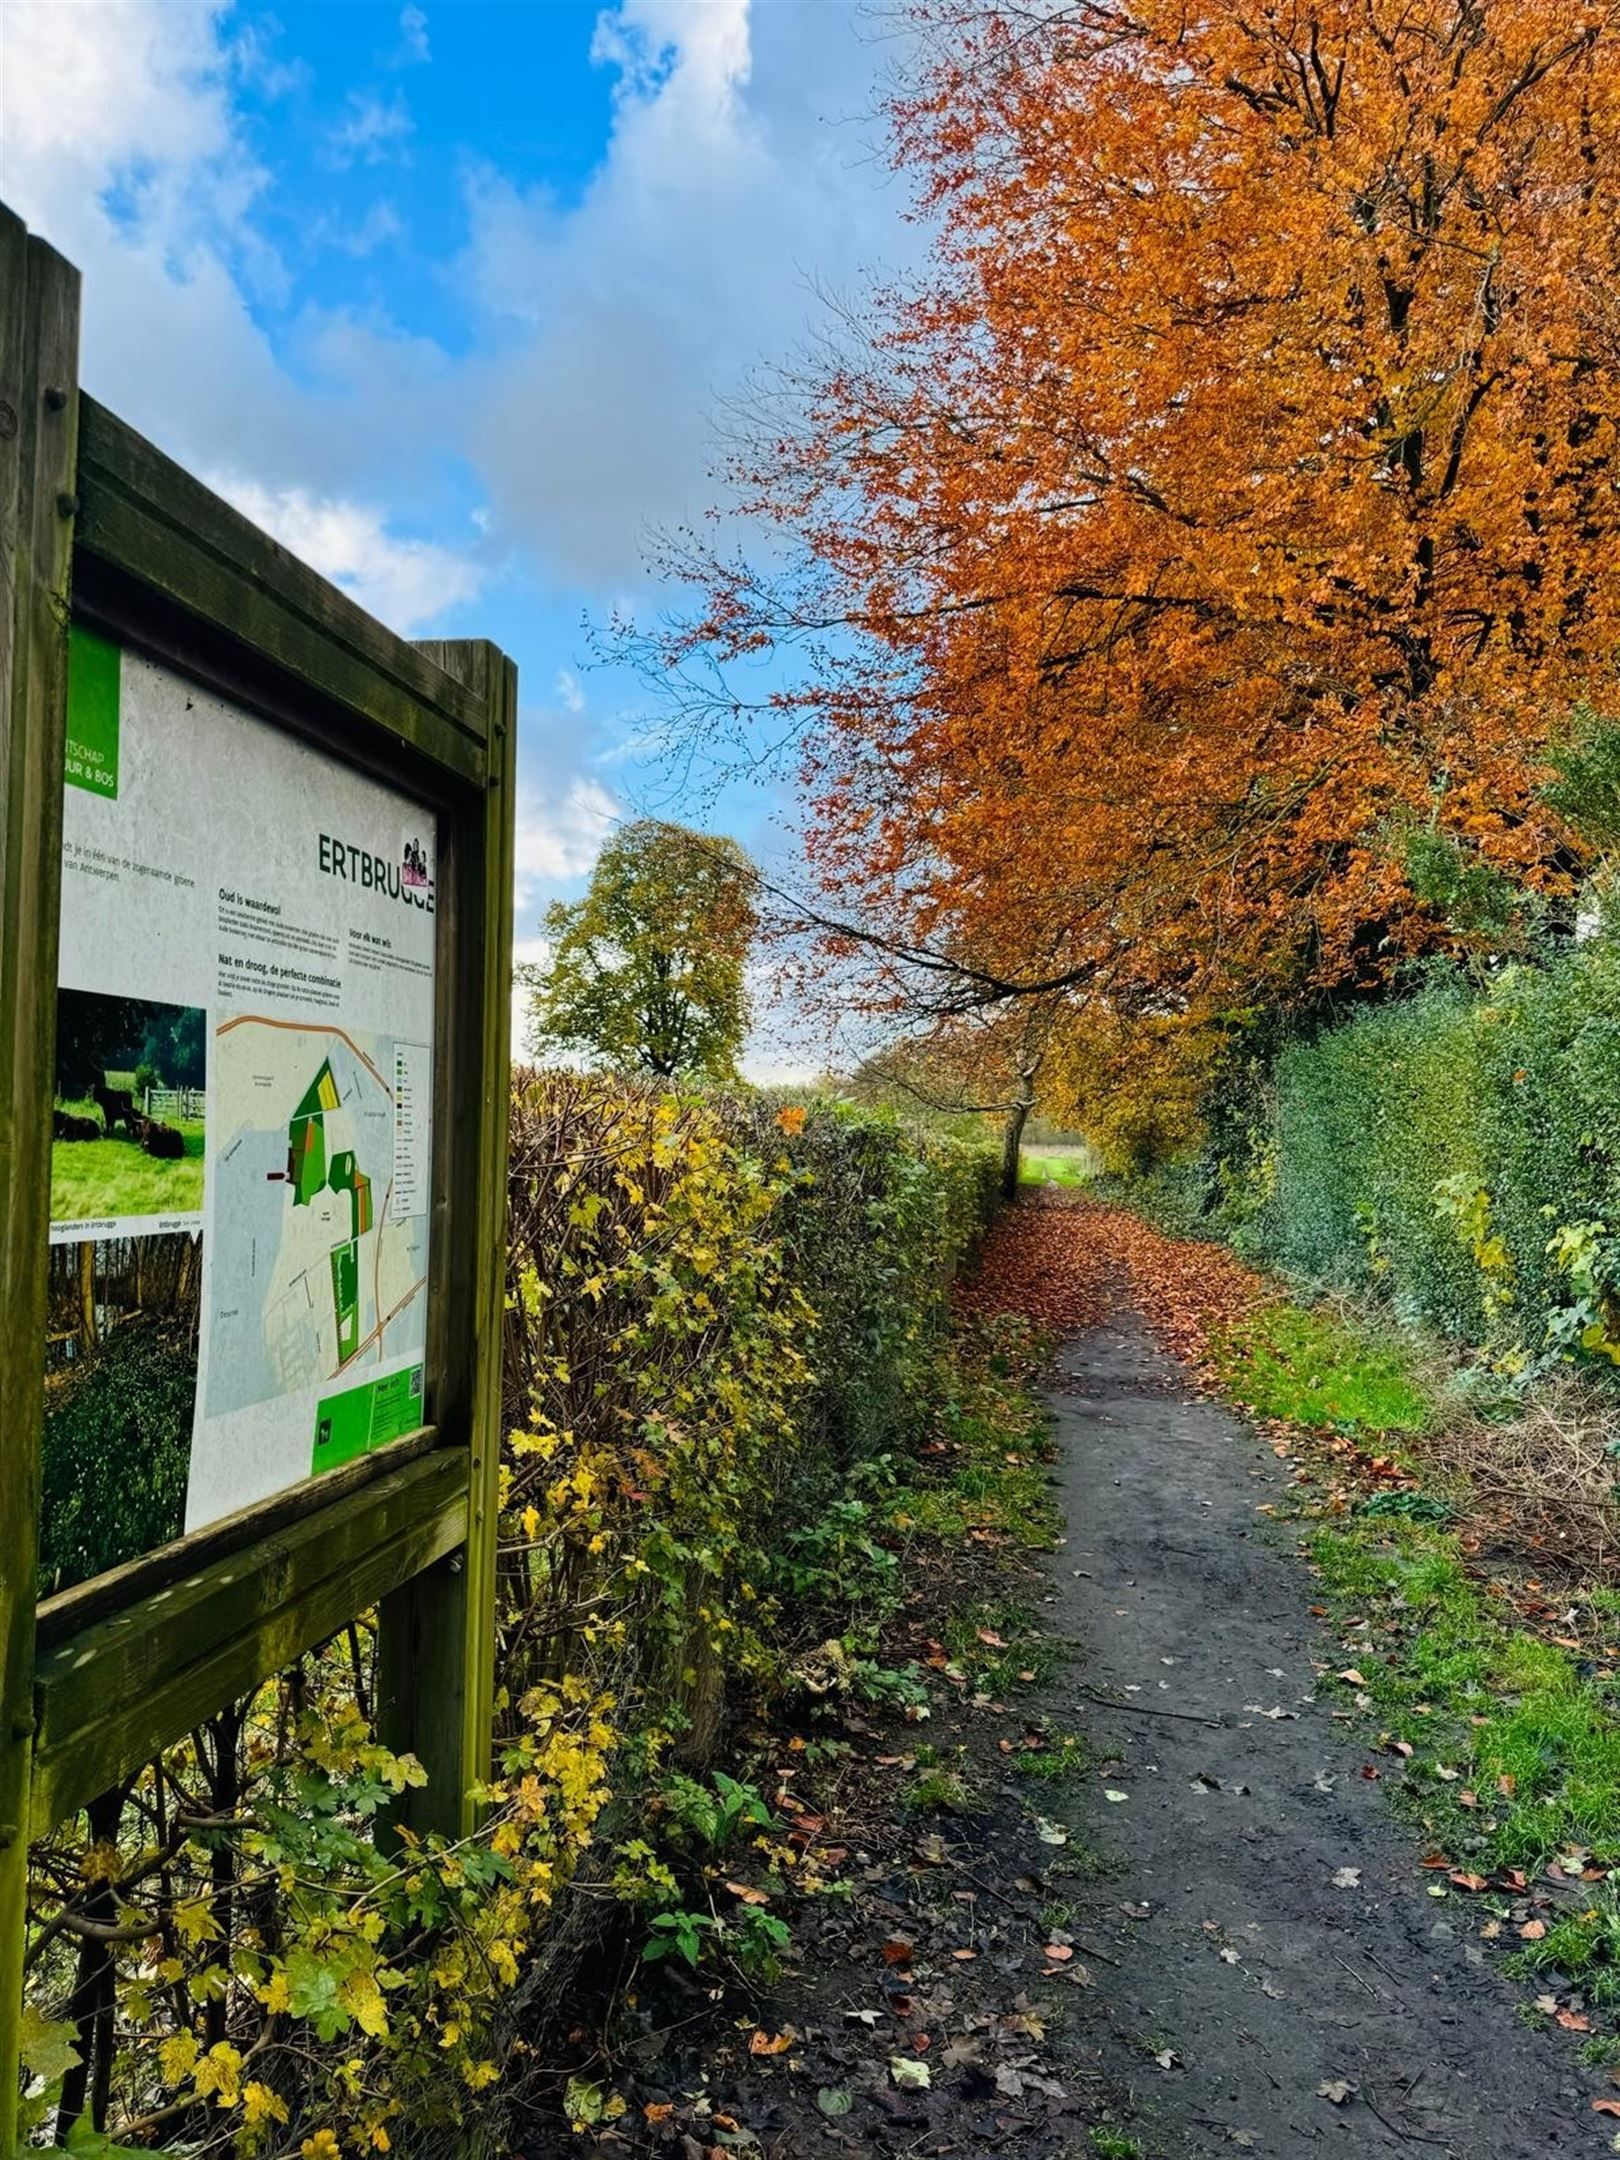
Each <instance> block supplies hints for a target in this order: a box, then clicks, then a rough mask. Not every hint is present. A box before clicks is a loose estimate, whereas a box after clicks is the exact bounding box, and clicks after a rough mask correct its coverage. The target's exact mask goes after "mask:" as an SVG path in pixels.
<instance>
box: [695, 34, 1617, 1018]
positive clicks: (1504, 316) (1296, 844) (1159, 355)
mask: <svg viewBox="0 0 1620 2160" xmlns="http://www.w3.org/2000/svg"><path fill="white" fill-rule="evenodd" d="M913 28H914V31H915V33H916V40H917V43H916V53H917V56H918V57H917V61H916V66H915V69H914V72H913V75H912V79H911V80H910V82H909V83H908V84H907V85H906V86H905V87H904V88H903V89H902V91H901V92H900V93H899V94H898V95H897V97H896V98H895V100H894V103H893V106H892V113H891V117H892V122H893V128H894V144H895V154H896V157H897V160H898V162H899V164H900V166H901V167H902V168H903V170H905V171H906V172H907V173H909V174H910V175H911V176H912V178H913V181H914V183H915V185H916V188H917V191H918V196H919V200H920V203H921V206H922V211H923V213H924V215H925V216H927V217H929V218H930V219H932V220H933V221H934V240H933V246H932V252H931V255H930V258H929V261H928V265H927V268H926V271H925V273H924V274H923V275H922V277H921V278H920V279H919V280H918V281H917V282H916V283H915V284H914V286H913V287H911V288H910V289H908V290H905V291H893V290H891V291H888V292H885V293H882V294H879V295H877V296H876V297H875V298H874V299H873V300H872V302H871V303H870V305H869V306H868V307H867V308H866V309H865V310H864V311H857V312H855V313H853V314H851V315H850V316H848V317H847V318H846V319H845V320H844V321H843V323H842V324H841V325H840V327H839V329H838V331H837V334H836V341H835V349H831V357H829V358H827V359H826V360H825V361H824V362H823V363H822V364H819V365H816V366H813V367H811V368H810V369H808V370H807V371H801V372H800V373H799V374H798V375H797V376H796V377H793V378H791V379H790V378H786V377H784V378H783V379H782V380H781V382H780V383H779V384H778V387H777V395H776V397H775V399H774V401H773V402H772V403H771V404H769V405H768V406H767V407H766V408H765V409H763V410H761V411H760V412H759V413H758V414H757V415H756V416H755V418H756V424H755V426H754V428H753V431H752V436H751V439H750V440H748V441H747V442H746V443H745V445H744V447H743V449H742V451H741V452H740V454H739V457H738V461H737V468H736V474H735V477H736V478H738V479H739V480H740V481H741V483H742V486H743V490H744V494H745V498H746V500H747V503H748V505H749V507H750V509H751V510H752V512H753V513H754V514H755V515H756V516H758V517H760V518H762V519H764V520H766V521H768V522H769V524H770V525H771V526H772V527H773V528H774V530H773V532H772V538H771V545H770V547H769V548H768V549H763V550H759V551H753V552H750V551H748V550H746V549H745V550H744V551H743V552H742V553H741V554H739V555H736V556H731V557H727V556H725V555H723V554H721V553H719V552H716V551H713V550H708V549H706V548H704V547H703V546H701V545H699V544H696V543H693V542H690V541H688V542H685V543H683V544H681V545H678V546H674V547H672V548H671V549H670V550H669V553H668V555H667V557H666V567H668V568H670V569H672V570H674V571H675V572H677V573H679V574H682V575H684V576H686V577H688V578H691V579H695V580H696V581H697V582H698V584H699V585H700V587H701V588H702V593H703V598H702V602H701V604H700V605H699V606H698V607H697V608H696V609H695V610H694V612H693V614H692V616H691V617H690V619H688V620H686V621H684V622H682V623H679V624H677V625H675V626H674V627H673V628H671V629H669V630H668V631H667V633H666V634H664V635H663V636H662V637H661V638H660V639H658V640H656V641H655V642H654V646H653V648H652V657H653V658H654V659H655V661H656V663H657V664H658V666H659V667H660V668H661V669H662V671H663V674H664V679H665V681H666V683H668V684H670V685H672V686H674V689H675V695H676V697H677V699H678V700H680V701H684V703H685V705H686V708H687V711H688V715H689V717H693V718H697V717H702V718H706V719H716V718H718V719H721V720H730V719H732V718H735V717H736V716H737V715H738V714H741V713H744V712H746V711H748V710H750V709H751V708H750V707H749V702H748V699H749V693H748V691H747V688H746V685H747V684H748V683H749V682H750V681H753V680H757V679H758V678H757V676H756V675H750V674H748V673H746V672H744V670H746V669H747V668H749V667H750V666H752V664H753V663H755V662H756V661H757V659H758V657H759V656H760V655H761V654H766V653H769V654H771V655H773V656H775V658H776V660H777V662H778V666H779V670H783V671H784V672H779V673H778V675H777V676H776V677H775V678H773V680H774V682H775V687H774V688H773V689H772V690H771V691H770V692H769V694H768V695H766V696H765V697H763V698H762V699H760V700H759V704H760V705H761V706H763V707H764V708H766V709H767V711H768V715H769V718H770V720H771V721H772V723H773V724H774V725H775V726H776V727H777V728H778V729H781V728H782V727H783V724H784V723H786V727H787V729H788V731H790V732H791V733H792V734H793V736H794V739H795V740H796V741H797V744H798V746H799V754H800V756H801V758H802V761H803V770H804V775H805V778H806V780H807V782H808V788H809V792H810V795H811V797H812V799H813V801H814V805H815V810H814V829H813V833H812V847H813V851H814V854H815V857H816V859H817V861H818V863H819V866H820V869H821V872H822V875H823V877H824V879H825V881H826V883H827V885H828V887H829V888H830V889H831V890H833V891H834V892H836V894H837V895H838V898H839V904H840V905H841V906H844V907H846V908H848V909H851V910H858V909H864V910H866V911H867V913H868V916H869V919H872V920H875V921H881V922H885V923H887V924H889V925H891V926H892V927H893V929H894V931H895V934H896V935H897V936H899V937H902V938H904V939H907V940H912V941H915V942H917V943H920V944H926V945H927V946H928V947H929V948H930V949H931V950H934V951H939V952H957V953H961V954H963V955H967V956H970V957H971V961H972V966H973V969H974V975H973V982H972V986H971V988H969V989H967V990H965V991H964V993H963V995H964V1000H965V1001H966V1002H975V1001H977V1000H979V999H980V998H981V997H982V998H991V999H993V998H995V997H1000V996H1019V995H1034V996H1043V997H1045V996H1050V995H1052V994H1054V993H1055V992H1056V993H1067V994H1069V995H1070V996H1071V997H1073V998H1074V999H1076V1000H1079V1001H1082V1002H1084V1001H1090V1002H1092V1003H1093V1004H1096V1003H1099V1002H1100V1003H1102V1004H1104V1005H1105V1006H1106V1008H1107V1010H1108V1012H1109V1013H1110V1014H1111V1015H1114V1016H1117V1017H1128V1016H1129V1015H1131V1014H1142V1015H1146V1016H1154V1017H1157V1018H1159V1019H1163V1018H1164V1017H1166V1016H1176V1017H1178V1018H1181V1019H1188V1020H1191V1019H1196V1018H1197V1017H1198V1016H1200V1015H1202V1014H1213V1013H1216V1012H1218V1011H1221V1010H1229V1009H1230V1008H1231V1007H1232V1006H1234V1005H1239V1006H1244V1007H1248V1006H1252V1005H1255V1004H1259V1003H1264V1002H1278V1001H1282V1002H1286V1001H1288V1000H1291V999H1297V998H1299V997H1301V996H1304V995H1311V994H1321V993H1324V992H1328V991H1342V990H1361V989H1365V988H1369V987H1372V986H1375V985H1376V984H1378V983H1379V982H1380V981H1382V980H1383V979H1384V978H1385V977H1386V976H1387V973H1388V970H1389V968H1390V966H1391V965H1392V963H1393V962H1394V961H1395V960H1396V959H1397V958H1399V957H1400V956H1401V955H1403V954H1405V953H1409V952H1413V951H1419V950H1423V949H1425V948H1428V947H1432V946H1434V945H1436V944H1438V943H1443V942H1444V938H1445V930H1444V926H1443V925H1442V924H1441V923H1439V922H1438V921H1437V920H1436V919H1435V917H1434V916H1433V915H1432V913H1431V912H1430V911H1428V910H1427V909H1425V908H1424V907H1423V906H1422V904H1421V903H1420V902H1419V901H1418V900H1417V899H1416V897H1415V896H1414V894H1413V893H1412V892H1411V890H1410V887H1409V886H1408V884H1407V882H1406V878H1405V875H1404V871H1403V867H1402V854H1401V848H1400V846H1399V844H1398V837H1397V836H1398V833H1399V831H1400V829H1401V826H1402V824H1403V822H1404V823H1406V824H1412V823H1416V824H1417V825H1420V826H1423V827H1429V826H1435V827H1438V828H1439V829H1440V830H1441V831H1443V832H1445V833H1447V834H1450V835H1454V836H1455V837H1456V838H1457V840H1458V841H1459V843H1460V844H1461V845H1462V846H1463V847H1464V848H1465V849H1467V850H1469V851H1472V852H1477V854H1478V856H1479V857H1481V858H1483V859H1484V860H1485V861H1486V862H1488V863H1491V864H1494V865H1496V866H1498V867H1500V868H1502V869H1504V870H1506V871H1508V872H1509V873H1510V874H1511V875H1512V876H1513V877H1515V878H1516V879H1519V880H1521V881H1524V882H1528V883H1530V884H1532V885H1541V886H1543V887H1551V888H1556V887H1557V886H1558V885H1559V884H1560V882H1561V881H1564V880H1567V877H1568V875H1569V873H1570V872H1571V870H1572V868H1573V867H1574V866H1575V857H1574V855H1573V854H1572V852H1571V846H1572V843H1571V839H1570V835H1569V834H1568V833H1567V832H1566V831H1565V830H1564V829H1563V828H1561V827H1560V825H1559V823H1558V821H1557V819H1556V818H1555V817H1554V816H1553V815H1552V813H1551V812H1550V811H1548V810H1547V809H1546V808H1545V807H1544V806H1543V804H1542V803H1541V801H1540V799H1539V797H1538V793H1537V784H1538V781H1539V780H1540V779H1541V778H1543V777H1544V771H1543V768H1542V766H1541V763H1540V757H1539V752H1540V748H1541V746H1542V744H1543V743H1544V741H1545V740H1546V738H1547V736H1548V733H1549V731H1550V730H1551V729H1553V728H1555V727H1556V726H1557V725H1558V724H1559V722H1560V720H1561V718H1562V716H1563V715H1564V714H1565V713H1566V712H1567V711H1568V709H1569V708H1570V707H1571V705H1572V704H1573V703H1574V701H1575V700H1576V699H1577V698H1581V697H1585V698H1587V699H1589V700H1591V701H1592V702H1593V703H1594V704H1595V705H1597V706H1598V707H1599V708H1600V709H1601V708H1608V709H1613V699H1614V695H1615V690H1616V684H1615V674H1616V652H1617V649H1620V546H1617V542H1620V529H1617V528H1620V495H1617V492H1616V476H1617V468H1616V450H1617V442H1616V423H1617V418H1620V301H1617V299H1616V294H1617V293H1620V279H1617V271H1620V263H1617V260H1616V257H1617V252H1620V216H1617V212H1620V201H1617V191H1620V8H1616V7H1611V6H1598V5H1589V4H1585V0H1401V4H1396V0H1318V4H1315V5H1289V4H1287V0H1260V4H1256V5H1250V4H1249V0H1244V4H1242V5H1239V4H1237V0H1205V4H1204V5H1203V6H1201V7H1200V8H1199V9H1198V10H1196V11H1191V10H1187V9H1185V8H1184V7H1183V6H1182V5H1180V4H1176V0H1140V4H1136V5H1124V4H1120V5H1115V4H1112V0H1097V4H1085V0H1079V4H1069V5H1055V6H1054V5H1046V4H1041V5H1031V6H1028V7H1021V8H1020V7H1013V6H1008V5H1003V6H997V7H986V6H982V5H971V4H967V0H922V4H921V5H920V6H918V7H917V8H916V9H915V10H914V12H913Z"/></svg>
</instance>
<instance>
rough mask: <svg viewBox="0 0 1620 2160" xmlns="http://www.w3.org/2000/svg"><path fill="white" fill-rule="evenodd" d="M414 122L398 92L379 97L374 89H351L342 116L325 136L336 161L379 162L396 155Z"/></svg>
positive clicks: (352, 163) (339, 162) (353, 163)
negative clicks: (346, 106) (345, 109)
mask: <svg viewBox="0 0 1620 2160" xmlns="http://www.w3.org/2000/svg"><path fill="white" fill-rule="evenodd" d="M414 125H415V123H414V122H413V121H412V119H411V115H410V109H409V107H408V106H407V105H406V103H405V100H404V99H403V98H402V97H400V96H399V95H398V94H397V93H396V95H394V96H393V97H388V98H384V97H379V96H378V95H377V93H376V92H375V91H374V90H351V91H350V93H349V102H348V108H347V111H346V112H345V114H344V117H343V118H342V119H341V120H340V121H339V122H338V124H337V126H336V127H335V128H333V130H332V132H331V133H330V135H329V136H328V137H327V149H328V151H329V153H330V155H331V158H332V162H333V163H334V164H335V165H380V164H381V163H382V162H383V160H384V159H385V158H388V157H393V156H395V155H397V153H398V151H399V149H400V146H401V145H402V144H403V143H404V142H405V140H406V138H407V137H408V136H409V135H410V134H411V132H412V129H413V127H414Z"/></svg>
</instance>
